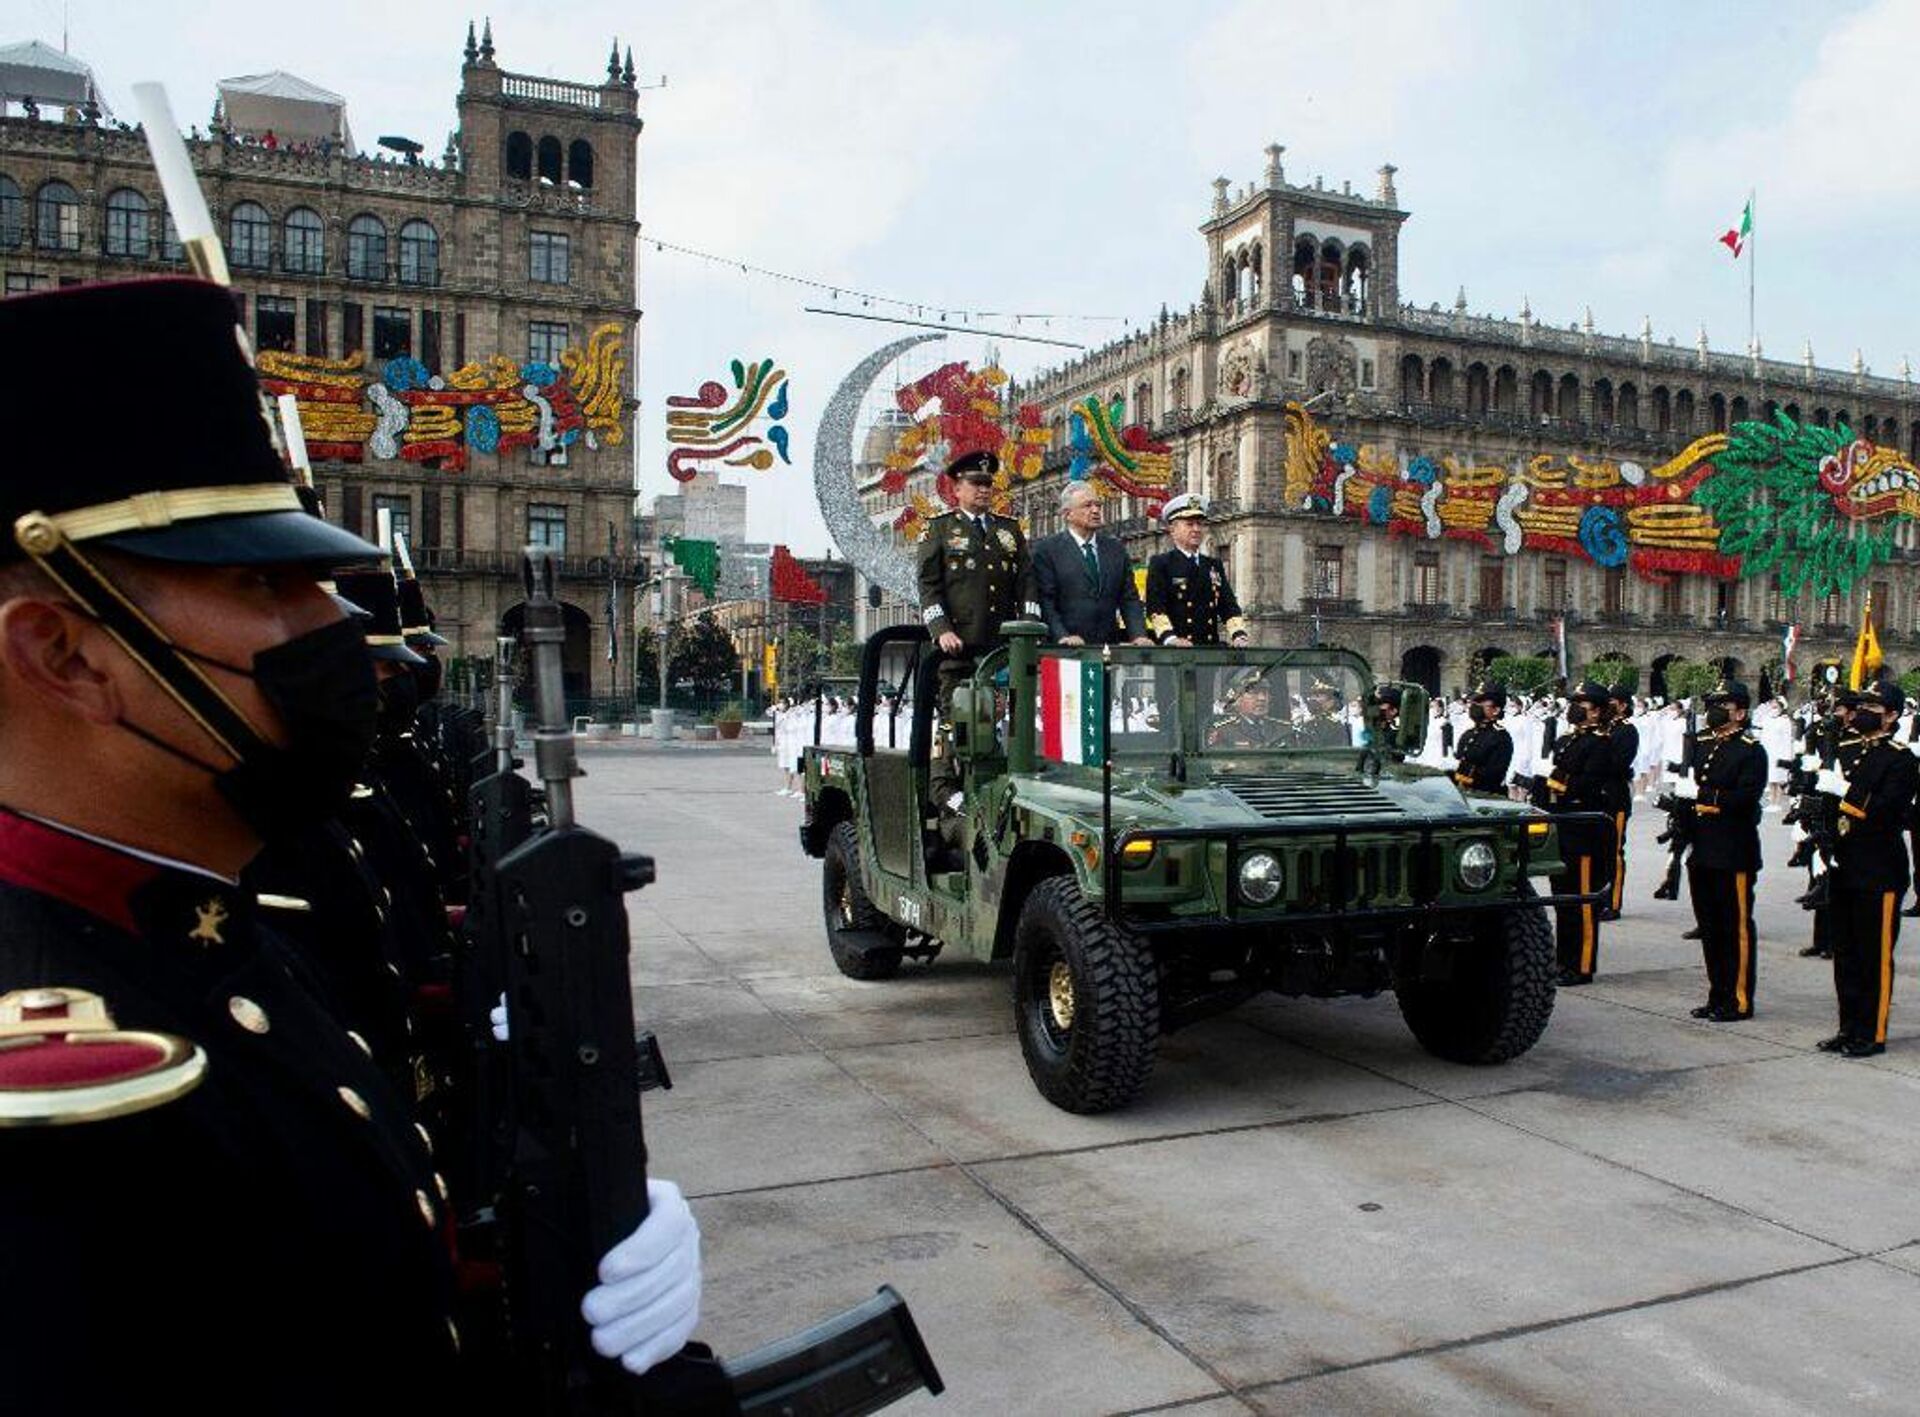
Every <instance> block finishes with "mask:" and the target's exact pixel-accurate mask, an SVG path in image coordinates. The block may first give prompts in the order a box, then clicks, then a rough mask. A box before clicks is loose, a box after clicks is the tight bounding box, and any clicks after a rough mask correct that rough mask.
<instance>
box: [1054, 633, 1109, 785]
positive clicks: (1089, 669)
mask: <svg viewBox="0 0 1920 1417" xmlns="http://www.w3.org/2000/svg"><path fill="white" fill-rule="evenodd" d="M1105 674H1106V666H1105V665H1103V664H1101V663H1100V661H1099V660H1097V659H1086V660H1082V659H1075V658H1071V657H1069V656H1066V655H1060V656H1057V657H1056V656H1051V655H1049V656H1046V657H1044V658H1042V659H1041V661H1040V752H1041V753H1042V755H1044V756H1045V757H1048V758H1051V759H1052V760H1053V761H1054V762H1057V763H1097V762H1099V761H1100V760H1101V758H1102V756H1103V755H1104V753H1105V751H1106V724H1105V722H1104V721H1103V720H1104V718H1105V715H1104V714H1103V713H1102V712H1101V707H1100V706H1101V705H1102V704H1103V703H1104V702H1105V701H1106V694H1105V693H1104V692H1103V682H1102V681H1103V679H1104V676H1105Z"/></svg>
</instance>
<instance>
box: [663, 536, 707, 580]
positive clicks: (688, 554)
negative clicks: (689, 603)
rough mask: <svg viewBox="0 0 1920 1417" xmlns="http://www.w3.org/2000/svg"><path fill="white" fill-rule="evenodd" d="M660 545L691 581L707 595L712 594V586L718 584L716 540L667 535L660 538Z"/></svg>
mask: <svg viewBox="0 0 1920 1417" xmlns="http://www.w3.org/2000/svg"><path fill="white" fill-rule="evenodd" d="M660 544H661V546H662V547H664V548H665V549H666V553H667V555H669V556H671V557H672V558H673V561H674V564H675V565H677V566H678V567H679V568H680V569H681V570H683V571H685V572H686V573H687V575H688V576H689V577H691V578H692V580H693V583H694V584H695V585H697V586H699V587H700V589H701V591H702V592H704V593H705V594H707V595H712V594H713V591H714V587H715V586H717V585H719V584H720V547H719V544H718V543H717V542H712V541H695V540H692V539H691V538H689V537H685V536H669V537H665V538H663V539H662V540H661V543H660Z"/></svg>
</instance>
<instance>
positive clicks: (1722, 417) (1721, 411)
mask: <svg viewBox="0 0 1920 1417" xmlns="http://www.w3.org/2000/svg"><path fill="white" fill-rule="evenodd" d="M1707 417H1708V419H1709V420H1710V421H1711V422H1712V424H1713V427H1712V428H1711V429H1710V430H1709V431H1710V432H1714V433H1724V432H1726V431H1727V396H1726V395H1725V394H1709V395H1708V396H1707Z"/></svg>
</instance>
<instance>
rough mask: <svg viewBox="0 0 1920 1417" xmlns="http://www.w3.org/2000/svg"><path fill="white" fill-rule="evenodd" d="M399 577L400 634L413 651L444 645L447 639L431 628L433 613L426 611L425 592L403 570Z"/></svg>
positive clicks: (417, 582) (418, 583)
mask: <svg viewBox="0 0 1920 1417" xmlns="http://www.w3.org/2000/svg"><path fill="white" fill-rule="evenodd" d="M399 577H400V580H399V587H400V633H401V634H403V635H405V636H406V637H407V643H408V644H410V645H412V646H413V647H414V648H415V649H434V648H438V647H439V646H440V645H443V644H445V643H446V642H447V637H446V636H445V635H442V634H439V633H437V632H436V631H435V630H434V628H433V612H432V611H430V610H428V609H427V596H426V592H425V591H423V590H421V589H420V582H419V581H418V580H416V579H415V578H414V577H412V576H410V575H408V574H407V573H406V571H405V570H404V569H402V570H401V571H400V572H399Z"/></svg>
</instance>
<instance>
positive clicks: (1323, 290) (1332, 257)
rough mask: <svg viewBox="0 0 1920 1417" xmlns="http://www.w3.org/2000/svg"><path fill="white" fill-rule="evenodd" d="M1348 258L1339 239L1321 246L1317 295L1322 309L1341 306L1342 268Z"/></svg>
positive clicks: (1336, 308) (1334, 308) (1323, 243)
mask: <svg viewBox="0 0 1920 1417" xmlns="http://www.w3.org/2000/svg"><path fill="white" fill-rule="evenodd" d="M1345 258H1346V248H1345V247H1344V246H1342V245H1341V244H1340V243H1339V242H1338V241H1325V242H1322V243H1321V246H1320V271H1319V279H1318V280H1317V281H1316V282H1315V284H1316V285H1317V286H1318V287H1319V289H1318V291H1317V295H1318V298H1319V302H1320V308H1321V309H1322V310H1338V309H1339V308H1340V269H1341V264H1342V262H1343V261H1344V260H1345Z"/></svg>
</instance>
